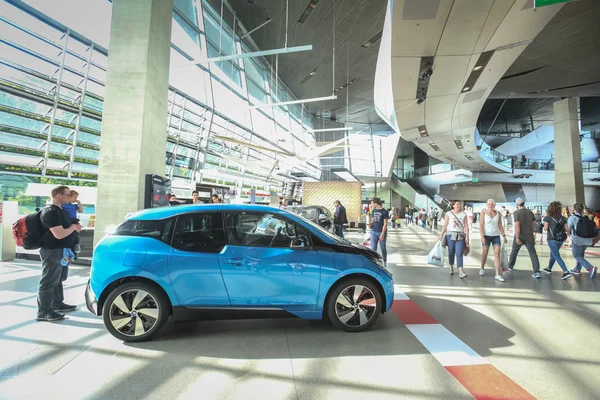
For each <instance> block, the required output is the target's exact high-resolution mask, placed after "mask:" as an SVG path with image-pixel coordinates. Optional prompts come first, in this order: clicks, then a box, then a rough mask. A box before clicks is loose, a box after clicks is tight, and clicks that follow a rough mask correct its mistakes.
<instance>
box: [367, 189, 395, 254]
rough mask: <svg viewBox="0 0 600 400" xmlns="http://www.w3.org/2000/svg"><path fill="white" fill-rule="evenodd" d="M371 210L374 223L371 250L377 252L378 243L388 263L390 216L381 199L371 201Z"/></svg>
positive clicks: (376, 198) (375, 198)
mask: <svg viewBox="0 0 600 400" xmlns="http://www.w3.org/2000/svg"><path fill="white" fill-rule="evenodd" d="M371 208H372V209H373V221H372V222H371V249H373V250H375V251H377V243H379V247H380V248H381V256H382V257H383V261H384V262H386V263H387V247H386V239H387V229H388V222H389V220H390V214H389V213H388V211H387V210H386V209H385V208H383V202H382V201H381V199H380V198H379V197H374V198H373V200H371Z"/></svg>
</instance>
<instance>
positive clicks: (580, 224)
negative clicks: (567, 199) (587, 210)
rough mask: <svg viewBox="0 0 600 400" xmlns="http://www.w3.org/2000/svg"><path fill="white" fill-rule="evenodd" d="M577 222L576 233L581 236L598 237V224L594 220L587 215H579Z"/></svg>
mask: <svg viewBox="0 0 600 400" xmlns="http://www.w3.org/2000/svg"><path fill="white" fill-rule="evenodd" d="M575 216H576V217H577V218H578V219H577V224H575V234H576V235H577V236H579V237H580V238H587V239H590V238H594V237H596V224H595V223H594V221H592V220H591V219H589V218H588V217H586V216H582V215H577V214H575Z"/></svg>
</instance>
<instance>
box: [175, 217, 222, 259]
mask: <svg viewBox="0 0 600 400" xmlns="http://www.w3.org/2000/svg"><path fill="white" fill-rule="evenodd" d="M211 214H220V215H221V224H222V226H223V235H224V238H223V246H222V247H221V248H220V249H219V250H215V249H210V250H206V249H204V250H185V249H181V248H179V247H175V246H174V244H173V242H174V241H175V230H176V229H177V224H178V223H179V220H180V218H184V217H187V216H190V215H211ZM228 244H229V240H228V238H227V231H226V229H225V213H224V212H223V211H192V212H186V213H181V214H177V215H176V216H175V222H174V223H173V226H172V228H171V241H170V244H169V246H171V248H173V249H175V250H177V251H181V252H184V253H200V254H219V253H221V252H222V251H223V248H225V246H227V245H228Z"/></svg>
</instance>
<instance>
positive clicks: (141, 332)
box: [102, 282, 169, 342]
mask: <svg viewBox="0 0 600 400" xmlns="http://www.w3.org/2000/svg"><path fill="white" fill-rule="evenodd" d="M102 315H103V319H104V325H105V326H106V329H107V330H108V331H109V332H110V334H111V335H113V336H114V337H116V338H117V339H119V340H123V341H125V342H142V341H144V340H148V339H150V338H151V337H152V336H154V335H155V334H156V333H158V332H159V331H160V330H161V328H162V327H163V326H164V324H165V322H167V319H168V318H169V300H168V298H167V297H166V296H165V295H164V293H163V292H162V291H160V290H159V289H157V288H156V287H155V286H153V285H150V284H148V283H145V282H129V283H126V284H124V285H121V286H118V287H117V288H115V289H114V290H113V291H112V292H111V293H110V294H109V295H108V297H107V298H106V301H105V302H104V308H103V312H102Z"/></svg>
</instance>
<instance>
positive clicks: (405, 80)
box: [380, 0, 562, 171]
mask: <svg viewBox="0 0 600 400" xmlns="http://www.w3.org/2000/svg"><path fill="white" fill-rule="evenodd" d="M530 3H531V0H477V1H473V0H395V1H394V8H393V15H392V46H391V55H392V80H393V83H392V90H393V94H394V104H395V109H396V112H397V114H396V118H397V121H398V127H399V128H400V131H401V133H402V137H403V138H404V139H405V140H408V141H412V142H414V143H415V144H416V145H417V146H419V147H420V148H421V149H422V150H423V151H425V152H427V153H428V154H429V155H431V156H433V157H436V158H438V159H441V160H443V161H446V162H448V161H449V160H448V157H450V158H452V159H453V160H455V162H452V163H453V164H455V165H458V166H462V167H464V168H467V169H470V170H496V171H497V170H502V168H500V167H499V166H498V164H494V163H493V162H491V161H490V160H488V159H487V158H482V157H480V156H479V153H478V150H477V148H476V146H477V145H478V144H479V143H476V142H475V140H476V132H475V131H476V129H475V126H476V123H477V119H478V117H479V113H480V111H481V108H482V107H483V105H484V103H485V101H486V100H487V98H488V96H489V95H490V93H491V92H492V90H493V89H494V87H495V86H496V84H497V83H498V81H499V80H500V79H501V78H502V76H503V75H504V74H505V73H506V71H507V70H508V69H509V68H510V67H511V65H512V64H513V63H514V61H515V60H516V59H517V58H518V57H519V55H520V54H521V53H522V52H523V50H524V49H525V48H526V47H527V45H528V44H529V43H530V42H531V41H532V40H533V39H534V38H535V37H536V36H537V34H538V33H539V32H540V31H541V30H542V29H543V28H544V27H545V26H546V24H547V23H548V22H549V21H550V20H551V19H552V18H553V17H554V15H555V14H556V13H557V12H558V11H559V10H560V8H561V7H562V5H554V6H548V7H542V8H538V9H537V10H534V9H532V8H529V7H528V5H529V4H530ZM418 4H420V6H419V5H418ZM419 7H420V9H419V10H417V11H415V10H416V9H417V8H419ZM414 15H421V16H423V17H424V18H425V17H427V18H428V19H414V18H413V17H414ZM490 50H492V51H493V50H495V53H494V54H493V55H492V57H491V59H490V60H489V62H488V64H487V66H486V67H485V69H483V70H482V72H481V75H480V76H479V78H478V79H477V81H476V82H475V84H474V85H473V87H472V88H470V90H469V91H468V92H466V93H462V90H463V88H464V87H465V83H466V82H467V80H468V78H469V76H470V74H471V73H472V71H473V68H475V66H476V65H477V62H478V59H479V56H480V54H481V53H482V52H483V51H490ZM380 51H384V49H381V50H380ZM421 57H434V67H435V68H434V73H433V75H432V76H431V78H430V80H429V85H428V91H427V98H426V100H425V101H424V102H423V103H422V104H416V97H417V84H418V79H419V69H420V65H421V63H420V62H421ZM421 125H425V126H426V128H427V131H428V134H429V136H428V137H425V138H422V137H421V135H420V133H419V130H418V129H417V127H418V126H421ZM455 140H461V141H462V145H463V148H462V149H459V148H458V147H457V146H456V144H455ZM431 144H435V145H437V146H438V147H439V148H440V151H436V150H434V149H433V148H432V147H431ZM466 156H469V157H471V158H473V160H470V159H469V158H467V157H466Z"/></svg>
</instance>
